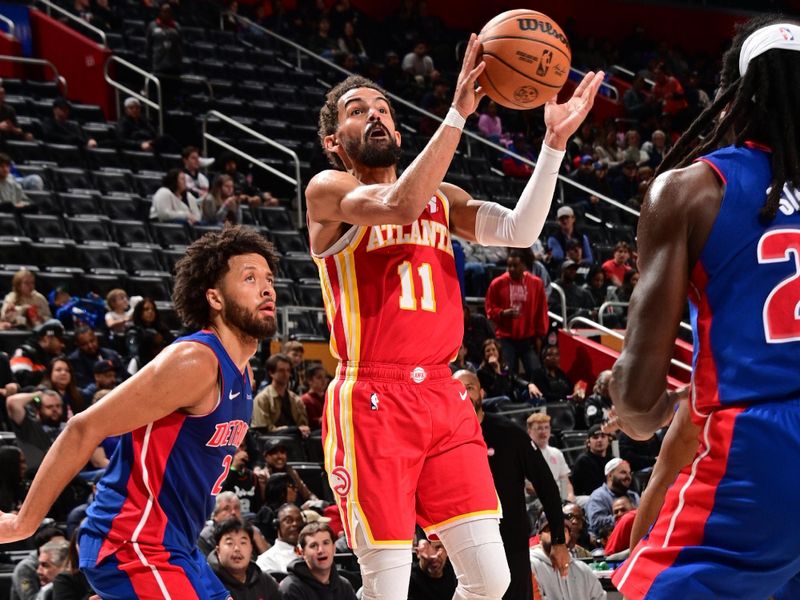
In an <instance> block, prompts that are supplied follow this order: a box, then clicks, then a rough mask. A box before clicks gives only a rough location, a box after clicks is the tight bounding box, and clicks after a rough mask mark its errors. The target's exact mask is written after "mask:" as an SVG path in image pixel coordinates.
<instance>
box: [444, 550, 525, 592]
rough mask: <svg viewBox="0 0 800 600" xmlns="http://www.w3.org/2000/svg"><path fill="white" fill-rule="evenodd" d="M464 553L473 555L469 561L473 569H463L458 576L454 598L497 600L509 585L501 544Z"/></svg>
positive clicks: (509, 577)
mask: <svg viewBox="0 0 800 600" xmlns="http://www.w3.org/2000/svg"><path fill="white" fill-rule="evenodd" d="M465 552H470V553H474V554H473V556H472V558H471V560H470V561H469V562H470V563H471V564H472V565H473V566H474V568H471V569H464V570H463V571H462V573H461V574H460V576H459V581H458V588H457V589H456V594H455V598H456V599H458V600H498V599H499V598H502V597H503V594H505V593H506V590H507V589H508V586H509V584H510V583H511V571H510V570H509V568H508V563H507V562H506V554H505V550H503V545H502V544H497V543H489V544H482V545H480V546H475V547H474V548H472V549H470V550H466V551H465Z"/></svg>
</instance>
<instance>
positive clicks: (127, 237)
mask: <svg viewBox="0 0 800 600" xmlns="http://www.w3.org/2000/svg"><path fill="white" fill-rule="evenodd" d="M111 232H112V239H113V240H114V241H115V242H117V243H118V244H119V245H120V246H130V245H132V244H151V243H152V242H153V240H152V239H151V238H150V233H149V232H148V231H147V226H146V225H145V224H144V223H142V222H141V221H133V220H131V221H123V220H112V221H111Z"/></svg>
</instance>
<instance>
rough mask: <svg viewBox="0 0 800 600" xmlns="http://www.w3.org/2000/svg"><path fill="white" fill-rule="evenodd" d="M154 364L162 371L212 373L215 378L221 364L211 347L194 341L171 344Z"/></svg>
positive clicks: (157, 357) (154, 360) (155, 359)
mask: <svg viewBox="0 0 800 600" xmlns="http://www.w3.org/2000/svg"><path fill="white" fill-rule="evenodd" d="M153 362H154V363H155V364H156V366H157V367H159V368H161V369H170V370H175V371H183V372H187V373H192V372H196V373H204V372H210V373H212V374H213V376H214V377H216V373H217V365H218V363H219V361H218V360H217V355H216V354H215V352H214V350H212V349H211V347H210V346H207V345H206V344H202V343H199V342H197V341H192V340H182V341H178V342H175V343H173V344H170V345H169V346H167V347H166V348H164V350H162V351H161V352H160V353H159V354H158V356H156V358H154V359H153ZM209 369H211V370H210V371H209Z"/></svg>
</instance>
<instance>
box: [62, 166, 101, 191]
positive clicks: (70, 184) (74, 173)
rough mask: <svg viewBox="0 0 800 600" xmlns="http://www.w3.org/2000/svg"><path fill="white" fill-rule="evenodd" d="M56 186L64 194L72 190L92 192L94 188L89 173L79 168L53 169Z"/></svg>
mask: <svg viewBox="0 0 800 600" xmlns="http://www.w3.org/2000/svg"><path fill="white" fill-rule="evenodd" d="M52 173H53V177H54V178H55V181H56V186H57V187H58V189H59V190H61V191H62V192H68V191H70V190H90V189H93V188H94V185H93V184H92V180H91V178H90V177H89V173H88V172H87V171H85V170H84V169H79V168H63V169H61V168H59V169H52Z"/></svg>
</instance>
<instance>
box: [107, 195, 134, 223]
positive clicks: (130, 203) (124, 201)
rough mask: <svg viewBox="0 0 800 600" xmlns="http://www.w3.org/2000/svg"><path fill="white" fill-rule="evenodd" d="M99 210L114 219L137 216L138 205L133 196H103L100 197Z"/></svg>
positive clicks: (131, 218)
mask: <svg viewBox="0 0 800 600" xmlns="http://www.w3.org/2000/svg"><path fill="white" fill-rule="evenodd" d="M100 211H101V212H102V213H103V214H105V215H106V216H107V217H108V218H109V219H114V220H117V219H122V220H134V219H138V218H139V207H138V206H137V204H136V200H135V198H134V197H133V196H103V197H102V198H100Z"/></svg>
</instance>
